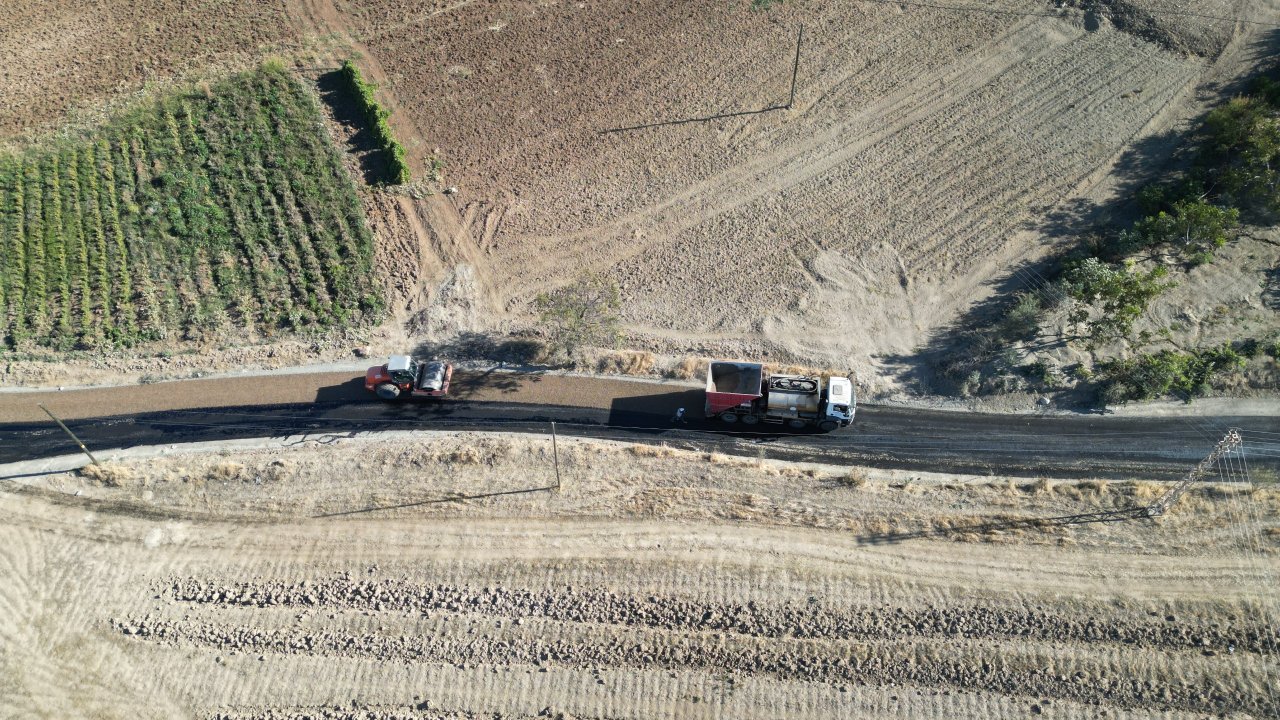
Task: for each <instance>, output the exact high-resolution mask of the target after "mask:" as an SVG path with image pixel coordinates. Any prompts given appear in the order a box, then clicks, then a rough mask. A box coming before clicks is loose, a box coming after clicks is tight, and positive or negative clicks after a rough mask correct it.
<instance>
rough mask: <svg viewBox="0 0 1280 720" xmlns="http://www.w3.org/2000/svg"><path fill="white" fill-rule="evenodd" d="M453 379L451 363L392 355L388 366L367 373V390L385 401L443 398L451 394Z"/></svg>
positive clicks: (365, 376) (369, 370)
mask: <svg viewBox="0 0 1280 720" xmlns="http://www.w3.org/2000/svg"><path fill="white" fill-rule="evenodd" d="M452 379H453V366H452V365H450V364H449V363H446V362H441V361H439V360H421V361H419V360H414V359H413V358H411V357H409V356H408V355H392V356H391V359H390V360H388V361H387V364H385V365H378V366H376V367H371V368H369V369H368V371H366V372H365V374H364V388H365V390H368V391H369V392H371V393H374V394H376V395H377V396H378V397H380V398H382V399H383V400H400V399H403V398H413V397H420V398H442V397H444V396H445V395H448V394H449V383H450V381H451V380H452Z"/></svg>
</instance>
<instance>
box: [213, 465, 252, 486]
mask: <svg viewBox="0 0 1280 720" xmlns="http://www.w3.org/2000/svg"><path fill="white" fill-rule="evenodd" d="M244 475H245V468H244V465H241V464H240V463H234V462H222V463H218V464H217V465H214V466H213V467H212V468H211V469H210V470H209V479H210V480H221V481H223V482H230V481H232V480H241V479H243V477H244Z"/></svg>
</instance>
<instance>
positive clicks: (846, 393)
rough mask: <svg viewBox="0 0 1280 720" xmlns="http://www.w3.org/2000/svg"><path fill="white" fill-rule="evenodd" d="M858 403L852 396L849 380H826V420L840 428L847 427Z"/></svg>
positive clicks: (841, 378) (840, 378)
mask: <svg viewBox="0 0 1280 720" xmlns="http://www.w3.org/2000/svg"><path fill="white" fill-rule="evenodd" d="M857 405H858V401H857V398H855V397H854V395H853V383H852V382H849V378H843V377H833V378H828V379H827V419H828V420H834V421H835V422H837V423H839V424H840V427H848V425H849V423H851V422H853V413H854V411H855V410H856V409H857Z"/></svg>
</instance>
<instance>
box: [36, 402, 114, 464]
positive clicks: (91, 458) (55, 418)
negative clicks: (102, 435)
mask: <svg viewBox="0 0 1280 720" xmlns="http://www.w3.org/2000/svg"><path fill="white" fill-rule="evenodd" d="M36 404H37V405H39V406H40V409H41V410H43V411H44V412H45V414H46V415H48V416H49V417H50V418H52V419H53V421H54V422H56V423H58V427H60V428H62V430H63V432H65V433H66V434H67V435H69V436H71V439H72V440H74V441H75V443H76V444H77V445H79V446H80V449H81V450H83V451H84V454H85V455H88V456H89V461H90V462H92V463H93V464H94V465H98V464H100V463H99V462H98V458H96V457H94V456H93V453H91V452H89V448H87V447H85V446H84V443H82V442H80V438H78V437H76V434H75V433H73V432H71V428H69V427H67V426H66V425H64V424H62V421H61V420H59V419H58V416H57V415H54V414H53V412H52V411H50V410H49V408H47V407H45V406H44V403H36Z"/></svg>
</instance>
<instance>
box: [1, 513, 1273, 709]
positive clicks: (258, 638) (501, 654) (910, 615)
mask: <svg viewBox="0 0 1280 720" xmlns="http://www.w3.org/2000/svg"><path fill="white" fill-rule="evenodd" d="M0 505H2V506H3V508H4V511H5V513H6V523H5V525H4V527H3V528H0V541H2V542H0V572H2V573H3V574H4V576H5V577H6V579H8V580H9V582H6V583H4V584H3V586H0V606H2V607H3V610H4V612H3V613H0V639H3V641H4V643H5V647H6V653H5V654H4V655H3V656H0V662H2V663H3V664H4V666H5V667H4V670H5V673H4V675H3V677H4V680H3V681H2V682H3V683H4V686H3V688H4V692H0V714H4V715H6V716H9V715H19V716H20V715H24V714H27V713H29V712H31V711H32V710H33V709H36V708H39V709H40V711H42V712H44V713H45V714H54V715H57V716H58V717H68V718H70V717H173V716H195V717H237V718H242V717H243V718H249V717H252V718H272V717H299V718H300V717H305V716H308V715H310V716H313V717H314V716H316V715H320V716H322V717H340V718H357V717H385V716H386V714H387V713H395V714H394V715H392V716H393V717H409V718H444V717H489V716H491V715H494V714H497V715H498V716H501V717H516V718H524V717H534V716H542V717H548V716H551V717H554V716H556V713H564V714H565V715H566V716H572V717H579V718H663V717H672V718H674V717H725V718H775V717H781V716H786V717H798V718H839V717H849V718H860V717H868V716H883V715H894V716H900V717H920V718H953V717H1023V716H1027V715H1030V714H1034V713H1041V714H1044V715H1046V716H1048V717H1058V718H1085V717H1098V716H1100V715H1101V714H1103V713H1105V714H1106V716H1108V717H1124V718H1146V717H1162V718H1191V717H1200V716H1203V715H1204V714H1217V713H1223V712H1225V713H1234V715H1233V716H1235V717H1258V718H1261V717H1271V716H1274V714H1275V712H1276V710H1277V706H1276V704H1275V703H1276V696H1275V695H1274V692H1273V688H1272V686H1271V681H1272V679H1273V677H1274V671H1275V668H1276V666H1275V655H1274V643H1275V641H1276V630H1277V629H1276V626H1275V624H1274V620H1275V618H1276V615H1275V610H1276V608H1275V599H1274V594H1273V593H1272V589H1273V585H1271V583H1273V582H1274V580H1273V579H1269V578H1274V575H1275V572H1276V571H1277V570H1280V567H1278V566H1277V562H1276V559H1275V556H1274V554H1273V553H1268V554H1265V555H1257V554H1255V553H1252V552H1246V553H1244V554H1238V551H1234V550H1232V551H1224V550H1221V549H1214V548H1213V547H1211V546H1201V547H1199V548H1196V549H1193V550H1192V551H1191V554H1190V555H1185V556H1161V555H1159V554H1148V553H1147V552H1146V550H1145V549H1142V548H1137V549H1133V548H1122V547H1113V546H1104V547H1101V548H1098V547H1094V548H1092V549H1089V550H1082V549H1073V548H1071V547H1069V546H1067V547H1052V546H1044V545H1038V546H1035V547H1027V546H1022V545H1019V544H1017V543H1013V544H1004V545H988V544H981V543H980V544H968V543H950V542H910V543H902V544H897V545H892V546H883V547H866V546H860V545H858V544H857V543H856V542H855V541H854V540H853V539H851V538H847V537H844V536H842V535H841V534H840V533H832V532H819V531H807V530H800V529H786V528H766V527H753V526H751V525H749V524H742V523H739V524H732V525H721V524H708V523H699V524H698V525H689V524H684V523H670V522H668V523H664V522H643V521H607V520H581V521H566V520H556V519H547V518H536V517H532V518H529V519H515V518H504V519H501V520H484V519H468V520H448V519H441V518H435V519H431V520H430V521H424V520H422V519H409V518H406V519H396V520H351V519H338V520H326V521H310V522H283V523H274V524H270V525H267V524H257V523H254V524H235V523H213V522H200V521H180V520H169V521H157V520H148V519H145V518H132V517H126V516H117V515H112V514H109V513H105V512H93V511H85V510H82V509H76V508H68V507H64V506H60V505H57V504H52V505H51V504H47V503H45V502H44V501H42V500H39V499H33V498H29V497H25V496H22V495H15V494H12V493H5V494H4V495H2V496H0ZM1085 531H1086V530H1082V531H1081V532H1085ZM1151 535H1152V538H1151V539H1150V541H1149V544H1151V546H1152V547H1153V549H1154V547H1159V546H1160V544H1162V543H1164V542H1165V540H1164V539H1163V538H1162V537H1161V536H1160V535H1159V534H1158V533H1151ZM541 713H546V714H542V715H540V714H541Z"/></svg>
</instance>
